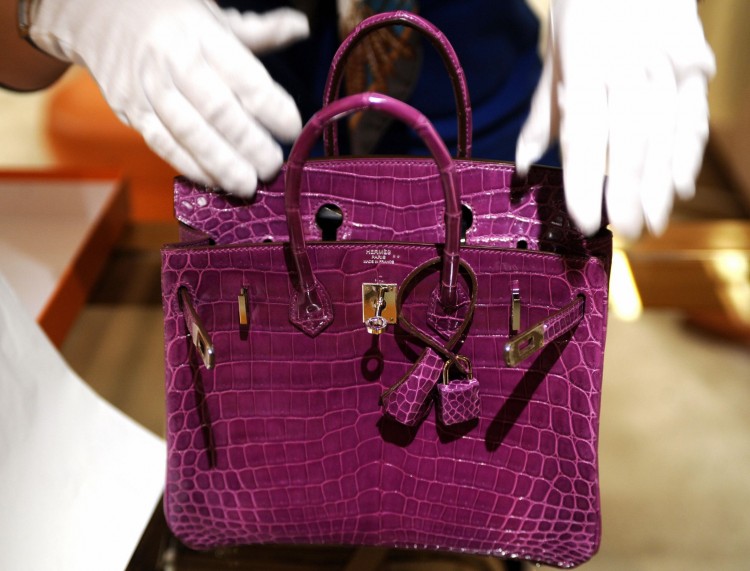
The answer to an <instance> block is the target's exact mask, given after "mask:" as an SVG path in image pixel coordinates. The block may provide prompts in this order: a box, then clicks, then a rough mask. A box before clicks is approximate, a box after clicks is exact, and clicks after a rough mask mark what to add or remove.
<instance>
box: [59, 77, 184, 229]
mask: <svg viewBox="0 0 750 571" xmlns="http://www.w3.org/2000/svg"><path fill="white" fill-rule="evenodd" d="M46 134H47V137H48V139H49V143H50V146H51V149H52V152H53V153H54V155H55V158H56V160H57V163H58V164H59V165H60V166H62V167H74V168H81V169H84V170H85V169H88V168H94V169H102V168H114V169H116V170H118V171H119V172H122V173H123V176H124V178H125V179H126V180H127V182H128V202H129V216H128V217H129V220H130V221H131V222H155V221H171V220H173V219H174V215H173V207H172V179H173V178H174V176H175V175H176V174H177V172H176V171H175V170H174V169H173V168H172V167H171V166H170V165H168V164H167V163H166V162H164V161H163V160H162V159H161V158H159V157H158V156H157V155H156V154H155V153H154V152H153V151H151V150H150V149H149V148H148V146H147V145H146V143H145V142H144V141H143V138H142V137H141V135H140V134H139V133H138V132H137V131H135V130H133V129H131V128H130V127H127V126H125V125H124V124H123V123H121V122H120V120H119V119H118V118H117V117H116V116H115V114H114V112H113V111H112V110H111V109H110V108H109V106H108V105H107V103H106V101H105V100H104V97H103V96H102V94H101V92H100V91H99V86H98V85H97V84H96V83H95V82H94V80H93V79H92V78H91V76H89V74H88V73H86V72H85V71H83V70H81V69H75V70H73V71H72V72H71V73H70V75H69V76H68V77H66V78H65V79H64V80H63V81H61V82H60V83H59V85H57V86H56V87H55V88H54V89H53V92H52V93H51V94H50V100H49V108H48V116H47V121H46Z"/></svg>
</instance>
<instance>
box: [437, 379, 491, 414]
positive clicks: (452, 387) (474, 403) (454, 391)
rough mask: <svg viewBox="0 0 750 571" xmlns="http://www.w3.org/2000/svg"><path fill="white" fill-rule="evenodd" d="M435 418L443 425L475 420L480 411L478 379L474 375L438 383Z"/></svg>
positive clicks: (480, 400) (480, 401)
mask: <svg viewBox="0 0 750 571" xmlns="http://www.w3.org/2000/svg"><path fill="white" fill-rule="evenodd" d="M437 405H438V406H437V419H438V422H440V423H441V424H444V425H445V426H451V425H453V424H461V423H462V422H469V421H472V420H476V419H478V418H479V416H480V415H481V413H482V399H481V395H480V392H479V381H477V380H476V379H475V378H474V377H471V378H469V379H466V380H463V381H454V382H452V383H441V384H439V385H438V398H437Z"/></svg>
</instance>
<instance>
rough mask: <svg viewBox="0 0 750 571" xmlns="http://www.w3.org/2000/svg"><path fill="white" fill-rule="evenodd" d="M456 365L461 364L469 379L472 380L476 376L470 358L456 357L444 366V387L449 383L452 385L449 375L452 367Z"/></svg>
mask: <svg viewBox="0 0 750 571" xmlns="http://www.w3.org/2000/svg"><path fill="white" fill-rule="evenodd" d="M456 363H461V365H462V366H463V368H464V371H465V373H464V374H465V375H466V377H467V378H471V377H472V376H473V375H474V373H472V371H471V361H470V360H469V358H468V357H464V356H463V355H456V356H455V357H453V358H452V359H448V360H447V361H446V362H445V365H443V384H444V385H447V384H448V383H450V379H449V373H450V370H451V367H453V366H454V365H455V364H456Z"/></svg>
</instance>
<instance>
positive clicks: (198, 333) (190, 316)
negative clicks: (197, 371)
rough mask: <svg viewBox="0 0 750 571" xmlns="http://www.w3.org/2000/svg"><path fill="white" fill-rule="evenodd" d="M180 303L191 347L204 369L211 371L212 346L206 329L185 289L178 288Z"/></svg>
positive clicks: (212, 363) (212, 359)
mask: <svg viewBox="0 0 750 571" xmlns="http://www.w3.org/2000/svg"><path fill="white" fill-rule="evenodd" d="M180 303H181V304H182V310H183V311H184V312H186V313H187V323H188V331H189V332H190V338H191V339H192V340H193V345H195V348H196V349H197V350H198V354H199V355H200V356H201V359H203V364H204V365H205V366H206V369H212V368H213V366H214V344H213V342H212V341H211V337H210V336H209V335H208V333H207V332H206V328H205V327H203V322H202V321H201V319H200V317H198V312H197V311H195V307H193V302H192V301H191V300H190V295H189V293H188V290H187V288H184V287H181V288H180Z"/></svg>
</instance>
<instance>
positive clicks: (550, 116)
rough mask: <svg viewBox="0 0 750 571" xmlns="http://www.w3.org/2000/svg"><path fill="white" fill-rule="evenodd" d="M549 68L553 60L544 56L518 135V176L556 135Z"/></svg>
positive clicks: (555, 113)
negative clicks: (527, 112)
mask: <svg viewBox="0 0 750 571" xmlns="http://www.w3.org/2000/svg"><path fill="white" fill-rule="evenodd" d="M553 68H554V64H553V62H552V60H551V59H550V58H549V57H548V58H547V61H546V62H545V64H544V67H543V69H542V75H541V76H540V78H539V83H538V84H537V87H536V90H535V91H534V96H533V97H532V99H531V108H530V111H529V116H528V117H527V118H526V121H525V122H524V124H523V127H522V128H521V132H520V133H519V135H518V141H517V142H516V170H517V171H518V174H520V175H521V176H525V175H526V174H527V173H528V172H529V167H531V164H532V163H533V162H534V161H536V160H538V159H539V157H541V156H542V155H543V154H544V152H545V151H546V150H547V148H548V147H549V146H550V143H551V142H552V140H553V139H554V138H556V137H557V126H558V124H559V113H558V110H557V103H556V101H555V91H554V90H555V82H554V80H553V76H554V75H555V73H554V70H553Z"/></svg>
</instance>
